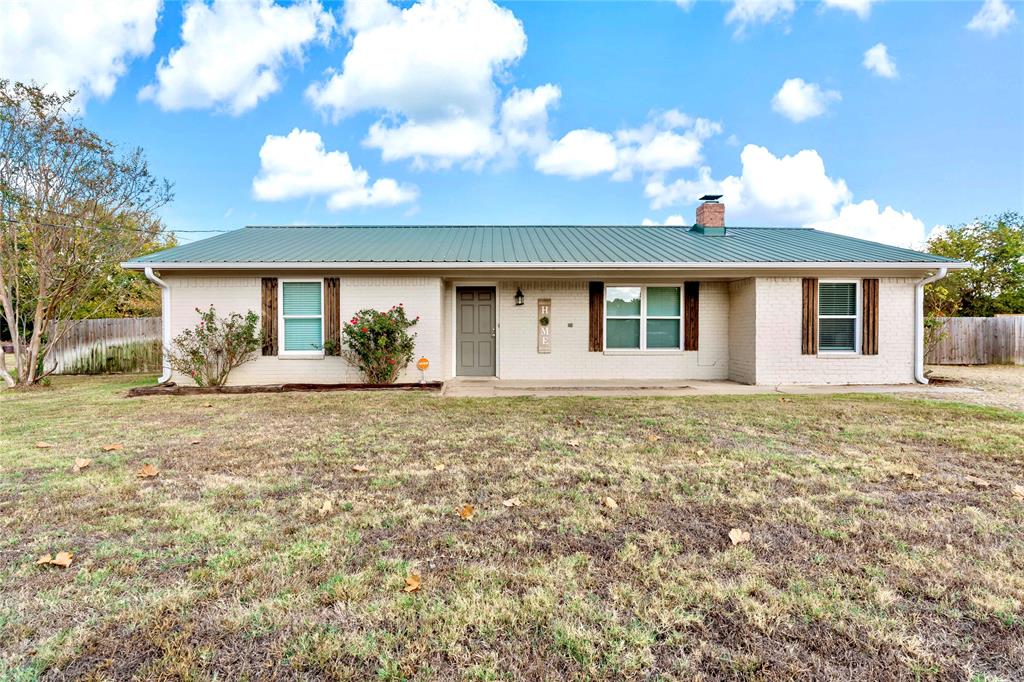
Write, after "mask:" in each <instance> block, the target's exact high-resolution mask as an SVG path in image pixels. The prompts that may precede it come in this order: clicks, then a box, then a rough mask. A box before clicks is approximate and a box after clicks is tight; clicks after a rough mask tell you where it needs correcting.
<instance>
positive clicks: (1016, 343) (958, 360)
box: [925, 315, 1024, 365]
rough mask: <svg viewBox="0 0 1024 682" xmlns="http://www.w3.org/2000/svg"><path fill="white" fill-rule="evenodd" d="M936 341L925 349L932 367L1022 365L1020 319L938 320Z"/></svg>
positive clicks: (1023, 328) (1023, 329)
mask: <svg viewBox="0 0 1024 682" xmlns="http://www.w3.org/2000/svg"><path fill="white" fill-rule="evenodd" d="M937 319H938V320H940V327H939V328H938V329H937V330H936V332H935V333H936V334H939V337H940V338H939V341H938V342H937V343H936V344H935V345H934V346H932V347H931V348H930V349H928V354H927V356H926V358H925V362H927V363H928V364H932V365H1021V364H1024V315H1018V316H1012V317H1010V316H1008V317H940V318H937Z"/></svg>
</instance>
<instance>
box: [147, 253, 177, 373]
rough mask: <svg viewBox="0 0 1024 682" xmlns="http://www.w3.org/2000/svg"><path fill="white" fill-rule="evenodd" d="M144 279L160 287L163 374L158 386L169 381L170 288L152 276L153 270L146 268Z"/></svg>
mask: <svg viewBox="0 0 1024 682" xmlns="http://www.w3.org/2000/svg"><path fill="white" fill-rule="evenodd" d="M146 279H148V280H149V281H150V282H152V283H153V284H155V285H157V286H158V287H160V314H161V322H162V324H161V326H162V327H163V330H162V332H161V335H162V336H163V338H162V339H161V341H160V345H161V353H160V356H161V357H162V358H163V372H162V373H161V374H160V378H159V379H157V380H156V381H157V383H158V384H164V383H167V382H168V381H170V380H171V357H170V355H169V353H170V352H171V288H170V287H169V286H167V282H165V281H163V280H162V279H160V278H159V277H157V276H156V275H154V274H153V268H146Z"/></svg>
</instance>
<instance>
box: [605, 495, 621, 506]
mask: <svg viewBox="0 0 1024 682" xmlns="http://www.w3.org/2000/svg"><path fill="white" fill-rule="evenodd" d="M604 506H606V507H608V508H609V509H618V508H619V503H618V502H616V501H615V498H614V497H606V498H604Z"/></svg>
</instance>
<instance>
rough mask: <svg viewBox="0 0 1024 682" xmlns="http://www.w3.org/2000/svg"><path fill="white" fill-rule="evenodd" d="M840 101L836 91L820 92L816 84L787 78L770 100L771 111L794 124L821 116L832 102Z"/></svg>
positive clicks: (819, 87)
mask: <svg viewBox="0 0 1024 682" xmlns="http://www.w3.org/2000/svg"><path fill="white" fill-rule="evenodd" d="M841 99H842V95H840V94H839V91H837V90H822V89H821V86H820V85H818V84H817V83H807V82H805V81H804V80H803V79H802V78H789V79H787V80H786V82H785V83H783V84H782V87H781V88H779V91H778V92H777V93H775V97H773V98H772V109H774V110H775V111H777V112H778V113H780V114H782V115H783V116H785V117H786V118H788V119H789V120H791V121H793V122H794V123H800V122H801V121H806V120H807V119H809V118H814V117H816V116H821V115H822V114H824V113H825V112H826V111H828V107H829V105H830V104H832V103H833V102H838V101H839V100H841Z"/></svg>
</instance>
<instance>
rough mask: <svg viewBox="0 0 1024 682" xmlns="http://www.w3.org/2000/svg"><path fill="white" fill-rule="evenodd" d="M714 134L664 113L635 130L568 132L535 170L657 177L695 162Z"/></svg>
mask: <svg viewBox="0 0 1024 682" xmlns="http://www.w3.org/2000/svg"><path fill="white" fill-rule="evenodd" d="M720 132H722V126H721V124H720V123H718V122H716V121H711V120H708V119H706V118H693V117H691V116H688V115H686V114H684V113H683V112H681V111H679V110H677V109H670V110H668V111H666V112H663V113H661V114H657V115H652V116H651V118H650V119H649V120H648V121H647V123H645V124H644V125H642V126H640V127H638V128H622V129H620V130H617V131H615V134H614V136H613V135H610V134H608V133H604V132H599V131H595V130H590V129H579V130H573V131H571V132H569V133H568V134H566V135H565V136H564V137H563V138H562V139H561V140H559V141H558V142H556V143H555V144H554V145H552V146H551V147H550V148H549V149H548V150H546V151H544V152H543V153H541V154H540V156H539V157H538V159H537V163H536V166H537V169H538V170H540V171H541V172H543V173H547V174H550V175H567V176H570V177H575V178H580V177H586V176H590V175H597V174H598V173H606V172H610V173H612V179H613V180H629V179H630V178H632V177H633V175H634V173H637V172H639V173H642V174H643V175H645V176H654V175H658V176H660V175H661V174H663V173H665V172H667V171H670V170H675V169H678V168H690V167H693V166H696V165H697V164H699V163H700V162H701V161H702V160H703V156H702V153H701V152H702V149H703V145H704V141H705V140H707V139H708V138H709V137H711V136H713V135H717V134H718V133H720Z"/></svg>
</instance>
